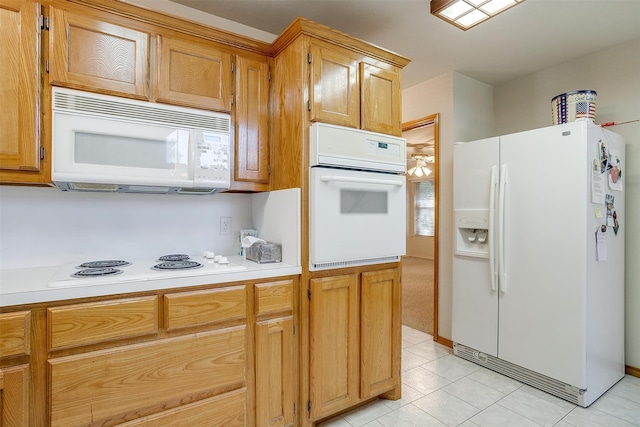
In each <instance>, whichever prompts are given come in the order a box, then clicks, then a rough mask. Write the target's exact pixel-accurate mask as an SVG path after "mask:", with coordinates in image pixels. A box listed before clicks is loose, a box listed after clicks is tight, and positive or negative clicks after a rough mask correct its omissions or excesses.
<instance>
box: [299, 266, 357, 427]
mask: <svg viewBox="0 0 640 427" xmlns="http://www.w3.org/2000/svg"><path fill="white" fill-rule="evenodd" d="M311 295H312V296H311V302H310V320H309V321H310V326H309V327H310V343H309V345H310V349H309V351H310V372H311V375H310V376H311V378H310V397H311V418H312V419H313V420H317V419H319V418H322V417H323V416H327V415H331V414H334V413H336V412H338V411H340V410H342V409H344V408H346V407H348V406H350V405H351V404H353V403H355V402H357V401H358V377H359V374H358V368H359V363H358V360H359V350H358V347H359V345H358V344H359V342H360V340H359V326H360V324H359V321H358V319H359V313H358V307H359V303H358V295H359V292H358V280H357V276H356V275H355V274H349V275H343V276H334V277H322V278H316V279H311Z"/></svg>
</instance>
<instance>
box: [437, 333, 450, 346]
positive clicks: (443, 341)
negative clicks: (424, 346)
mask: <svg viewBox="0 0 640 427" xmlns="http://www.w3.org/2000/svg"><path fill="white" fill-rule="evenodd" d="M433 340H434V341H435V342H437V343H438V344H442V345H446V346H447V347H449V348H453V341H451V340H450V339H448V338H444V337H441V336H440V335H438V336H437V337H434V338H433Z"/></svg>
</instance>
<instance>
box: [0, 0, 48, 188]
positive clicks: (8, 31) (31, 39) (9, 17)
mask: <svg viewBox="0 0 640 427" xmlns="http://www.w3.org/2000/svg"><path fill="white" fill-rule="evenodd" d="M39 15H40V5H39V4H38V3H29V2H25V1H22V0H20V1H18V0H0V40H2V43H0V58H2V60H0V76H2V78H1V79H0V109H1V110H2V114H0V169H3V170H23V171H38V170H39V169H40V118H39V116H40V111H39V108H40V71H39V70H40V63H39V60H40V25H39V23H38V17H39ZM3 181H4V179H3Z"/></svg>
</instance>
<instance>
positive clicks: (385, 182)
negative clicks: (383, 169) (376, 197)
mask: <svg viewBox="0 0 640 427" xmlns="http://www.w3.org/2000/svg"><path fill="white" fill-rule="evenodd" d="M320 181H322V182H355V183H358V184H381V185H395V186H397V187H401V186H402V180H400V181H394V180H391V179H376V178H352V177H348V176H339V175H326V176H322V177H320Z"/></svg>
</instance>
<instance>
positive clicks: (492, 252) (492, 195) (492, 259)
mask: <svg viewBox="0 0 640 427" xmlns="http://www.w3.org/2000/svg"><path fill="white" fill-rule="evenodd" d="M497 171H498V166H492V167H491V188H490V190H489V233H488V236H489V268H490V271H491V290H492V291H495V290H496V284H497V282H498V277H497V274H498V273H497V271H496V249H495V248H496V241H495V240H494V236H495V232H496V230H495V228H494V226H495V222H496V186H497V185H498V183H497V182H496V172H497Z"/></svg>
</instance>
